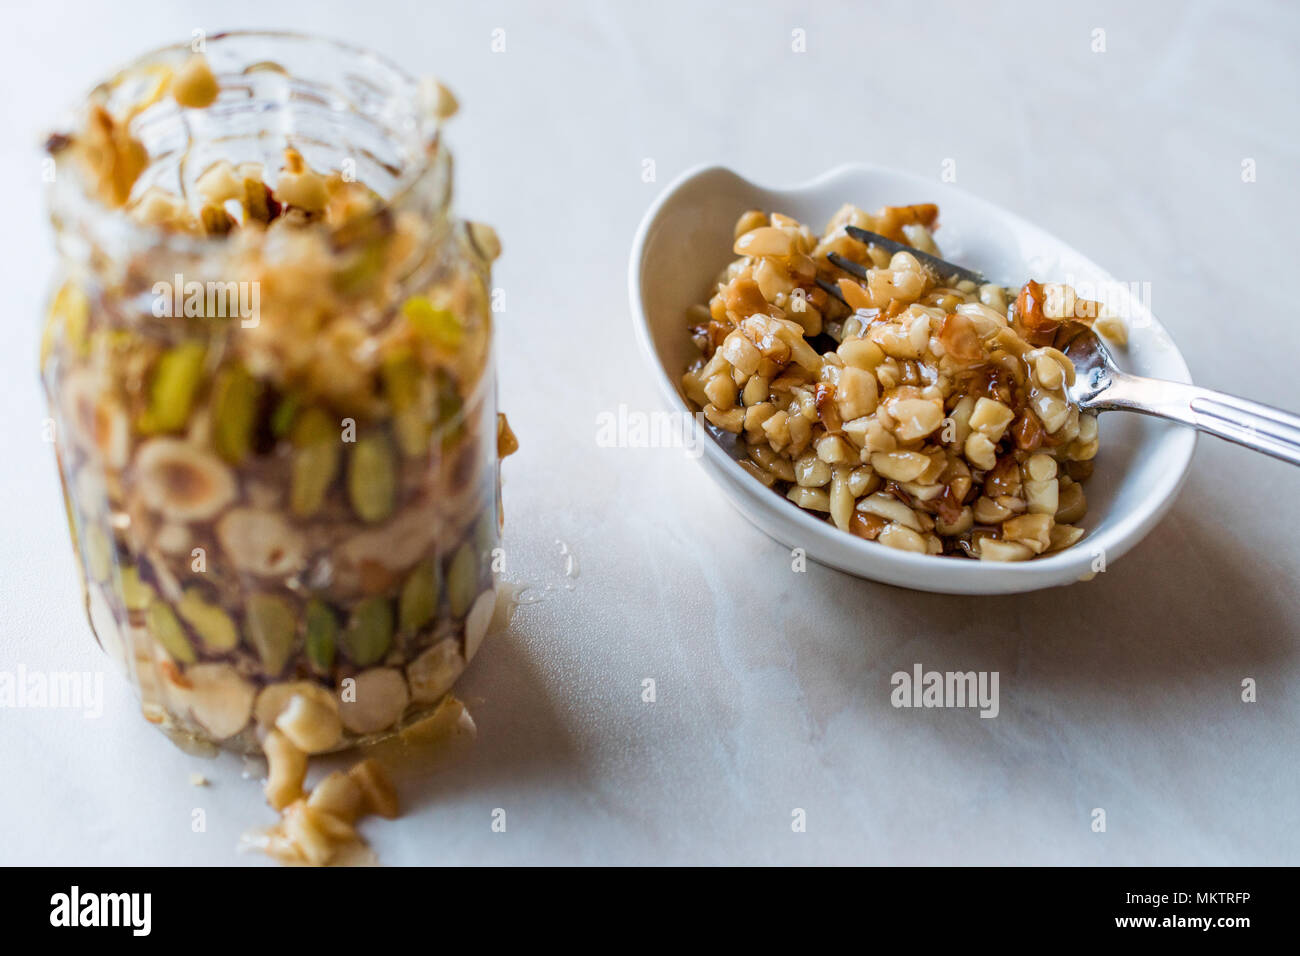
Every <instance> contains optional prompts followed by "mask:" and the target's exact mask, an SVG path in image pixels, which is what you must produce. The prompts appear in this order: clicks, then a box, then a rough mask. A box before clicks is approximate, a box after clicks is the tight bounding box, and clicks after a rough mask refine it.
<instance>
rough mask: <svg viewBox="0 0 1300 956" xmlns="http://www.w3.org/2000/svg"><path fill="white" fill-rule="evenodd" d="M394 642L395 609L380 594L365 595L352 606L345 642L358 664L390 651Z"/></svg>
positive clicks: (364, 665)
mask: <svg viewBox="0 0 1300 956" xmlns="http://www.w3.org/2000/svg"><path fill="white" fill-rule="evenodd" d="M392 642H393V609H392V608H391V607H389V605H388V602H387V601H386V600H384V599H383V598H380V597H373V598H366V599H365V600H364V601H362V602H360V603H359V604H358V605H357V606H356V607H355V608H353V610H352V617H351V618H350V619H349V620H348V626H347V629H346V630H345V631H344V632H343V644H344V646H345V647H346V648H347V651H348V657H350V658H351V659H352V662H353V663H354V664H356V665H357V666H358V667H366V666H368V665H370V664H373V663H375V662H376V661H378V660H380V659H381V658H382V657H383V656H384V655H385V654H386V653H388V648H389V645H391V644H392Z"/></svg>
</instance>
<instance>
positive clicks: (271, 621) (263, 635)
mask: <svg viewBox="0 0 1300 956" xmlns="http://www.w3.org/2000/svg"><path fill="white" fill-rule="evenodd" d="M244 614H245V624H246V632H247V636H248V642H249V643H250V644H252V645H253V649H254V650H256V651H257V656H258V657H260V658H261V659H262V669H263V670H264V671H266V673H267V675H268V676H271V677H277V676H279V674H280V672H281V671H283V670H284V665H285V664H286V663H287V662H288V660H289V652H290V651H292V650H293V638H294V632H295V631H296V630H297V621H296V620H295V618H294V610H293V605H292V604H290V603H289V602H288V601H287V600H285V599H284V598H282V597H279V596H278V595H275V594H254V595H251V596H250V597H249V599H248V603H247V604H246V605H245V607H244Z"/></svg>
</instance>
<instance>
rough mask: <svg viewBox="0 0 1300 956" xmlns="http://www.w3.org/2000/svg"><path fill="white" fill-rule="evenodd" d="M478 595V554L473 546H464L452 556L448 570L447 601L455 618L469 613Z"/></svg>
mask: <svg viewBox="0 0 1300 956" xmlns="http://www.w3.org/2000/svg"><path fill="white" fill-rule="evenodd" d="M477 594H478V554H477V552H475V550H474V546H473V545H472V544H462V545H461V546H460V547H459V548H457V549H456V553H455V554H454V555H452V558H451V567H449V568H448V569H447V601H448V603H450V605H451V613H452V616H453V617H462V616H463V615H464V614H466V613H467V612H468V611H469V606H470V605H471V604H473V603H474V598H475V596H476V595H477Z"/></svg>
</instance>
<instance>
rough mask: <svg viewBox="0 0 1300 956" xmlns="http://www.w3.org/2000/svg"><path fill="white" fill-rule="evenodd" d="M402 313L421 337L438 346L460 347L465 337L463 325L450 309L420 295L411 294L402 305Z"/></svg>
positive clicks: (449, 348)
mask: <svg viewBox="0 0 1300 956" xmlns="http://www.w3.org/2000/svg"><path fill="white" fill-rule="evenodd" d="M402 315H404V316H406V321H407V322H409V323H410V324H411V328H412V329H414V330H415V333H416V334H417V335H419V336H420V337H421V338H423V339H426V340H427V341H429V342H432V343H433V344H434V345H436V346H438V347H439V348H444V349H448V350H454V349H457V348H460V344H461V342H463V341H464V339H465V325H464V323H462V322H461V320H460V319H459V318H458V317H457V316H456V314H455V313H454V312H452V311H451V310H450V309H440V308H438V307H437V306H435V305H434V304H433V303H432V302H430V301H429V300H428V298H427V297H425V296H422V295H417V296H412V297H411V298H409V299H407V300H406V302H405V303H403V305H402Z"/></svg>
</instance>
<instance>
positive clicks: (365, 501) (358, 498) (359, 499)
mask: <svg viewBox="0 0 1300 956" xmlns="http://www.w3.org/2000/svg"><path fill="white" fill-rule="evenodd" d="M348 496H349V497H350V498H351V499H352V510H354V511H355V512H356V513H357V517H359V518H360V519H361V520H362V521H367V522H370V523H371V524H373V523H375V522H377V521H383V520H384V519H385V518H387V517H388V516H389V515H391V514H392V513H393V507H394V505H395V504H396V501H397V461H396V459H395V456H394V454H393V446H392V443H391V442H390V441H389V440H388V436H386V435H384V434H382V433H380V432H373V433H371V434H369V435H364V436H362V437H361V438H358V439H357V443H356V447H355V448H353V449H352V458H351V461H350V467H349V469H348Z"/></svg>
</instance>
